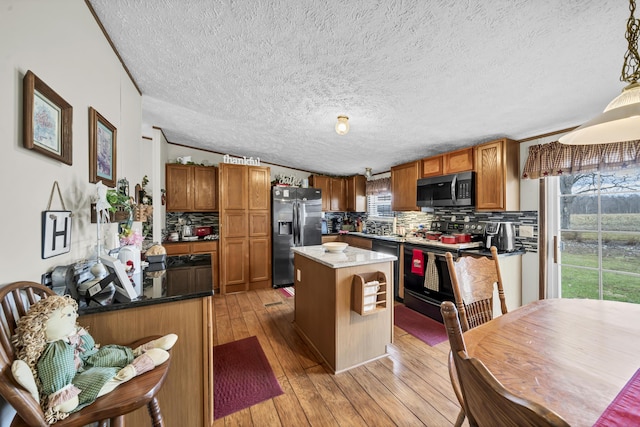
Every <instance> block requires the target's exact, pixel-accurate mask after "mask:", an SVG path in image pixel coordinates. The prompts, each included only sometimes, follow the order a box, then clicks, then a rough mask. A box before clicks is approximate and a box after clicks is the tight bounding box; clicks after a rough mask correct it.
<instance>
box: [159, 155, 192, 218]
mask: <svg viewBox="0 0 640 427" xmlns="http://www.w3.org/2000/svg"><path fill="white" fill-rule="evenodd" d="M165 173H166V177H165V179H166V187H167V196H166V197H167V212H186V211H190V210H191V209H192V207H193V194H192V183H193V168H192V167H191V166H186V165H174V164H167V165H166V166H165Z"/></svg>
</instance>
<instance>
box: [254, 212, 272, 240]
mask: <svg viewBox="0 0 640 427" xmlns="http://www.w3.org/2000/svg"><path fill="white" fill-rule="evenodd" d="M270 232H271V223H270V221H269V212H268V211H264V212H255V211H250V212H249V236H250V237H268V236H269V234H270Z"/></svg>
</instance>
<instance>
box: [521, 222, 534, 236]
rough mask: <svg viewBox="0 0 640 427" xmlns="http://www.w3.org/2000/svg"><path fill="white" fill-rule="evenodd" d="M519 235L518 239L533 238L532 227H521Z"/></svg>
mask: <svg viewBox="0 0 640 427" xmlns="http://www.w3.org/2000/svg"><path fill="white" fill-rule="evenodd" d="M519 235H520V237H533V226H532V225H521V226H520V232H519Z"/></svg>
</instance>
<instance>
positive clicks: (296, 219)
mask: <svg viewBox="0 0 640 427" xmlns="http://www.w3.org/2000/svg"><path fill="white" fill-rule="evenodd" d="M299 215H300V213H299V211H298V202H293V246H299V244H300V233H299V231H298V227H299V222H300V218H299Z"/></svg>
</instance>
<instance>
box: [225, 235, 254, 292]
mask: <svg viewBox="0 0 640 427" xmlns="http://www.w3.org/2000/svg"><path fill="white" fill-rule="evenodd" d="M220 254H221V255H222V266H223V268H222V269H221V270H220V273H221V275H222V276H223V277H224V279H223V280H222V284H223V285H238V284H247V285H248V283H249V281H248V279H249V278H248V272H249V269H248V262H249V245H248V241H247V240H246V239H227V240H225V242H224V244H223V247H222V248H221V252H220Z"/></svg>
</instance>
